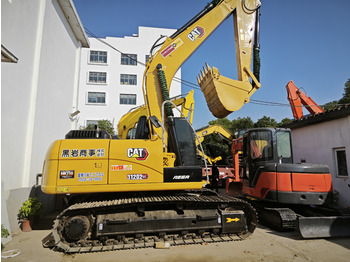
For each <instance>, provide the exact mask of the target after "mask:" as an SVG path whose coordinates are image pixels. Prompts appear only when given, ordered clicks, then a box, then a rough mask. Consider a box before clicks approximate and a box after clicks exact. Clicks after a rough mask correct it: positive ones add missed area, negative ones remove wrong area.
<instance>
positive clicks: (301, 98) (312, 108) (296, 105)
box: [286, 81, 324, 120]
mask: <svg viewBox="0 0 350 262" xmlns="http://www.w3.org/2000/svg"><path fill="white" fill-rule="evenodd" d="M286 89H287V93H288V101H289V104H290V107H291V108H292V112H293V116H294V119H296V120H298V119H301V118H303V117H304V115H303V108H302V105H303V106H304V107H305V108H306V109H307V110H308V111H309V112H310V114H311V115H316V114H319V113H322V112H324V110H323V109H322V108H321V107H320V106H319V105H317V104H316V102H315V101H314V100H312V98H311V97H308V96H307V95H305V94H304V93H303V92H302V91H301V90H300V89H299V88H298V87H296V85H295V84H294V82H293V81H289V82H288V84H287V85H286Z"/></svg>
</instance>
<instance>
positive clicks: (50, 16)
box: [1, 0, 81, 230]
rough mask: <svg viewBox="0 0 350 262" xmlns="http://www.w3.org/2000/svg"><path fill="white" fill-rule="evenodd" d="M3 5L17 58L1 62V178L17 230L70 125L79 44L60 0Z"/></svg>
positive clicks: (5, 37)
mask: <svg viewBox="0 0 350 262" xmlns="http://www.w3.org/2000/svg"><path fill="white" fill-rule="evenodd" d="M1 3H2V6H1V7H2V8H1V23H2V24H1V31H2V32H1V33H2V35H1V38H2V39H1V41H2V44H3V45H4V46H5V47H6V48H8V49H9V50H10V51H11V52H12V53H13V54H14V55H15V56H16V57H17V58H18V63H2V66H1V70H2V72H1V73H2V74H1V91H2V96H1V109H2V112H1V137H2V144H1V149H2V154H1V162H2V165H1V180H2V182H3V186H4V190H5V191H7V192H6V197H7V198H8V199H7V200H8V201H7V206H8V208H7V211H8V214H9V220H10V227H11V230H14V228H15V227H16V226H17V219H16V214H17V211H18V208H19V205H20V204H21V203H22V202H23V201H24V200H26V199H27V198H28V194H29V192H30V189H31V187H32V186H33V185H34V184H35V178H36V174H37V173H41V172H42V164H43V160H44V157H45V154H46V150H47V149H48V147H49V145H50V144H51V143H52V142H53V141H54V140H56V139H61V138H64V136H65V134H66V133H67V132H68V131H69V130H70V128H71V120H70V119H69V117H68V114H69V113H70V112H72V111H74V108H73V104H74V101H73V97H74V94H73V92H74V85H77V83H76V82H77V80H78V77H77V75H79V70H77V68H79V67H77V65H78V64H79V59H77V58H80V49H81V43H80V42H79V41H78V40H77V39H76V37H75V36H74V33H73V31H72V29H71V28H70V25H69V23H68V22H67V20H66V18H65V16H64V14H63V11H62V9H61V7H60V5H59V4H58V2H57V1H56V0H53V1H46V0H32V1H26V0H17V1H7V0H2V1H1ZM28 189H29V190H28ZM10 202H11V203H10ZM2 208H6V207H2Z"/></svg>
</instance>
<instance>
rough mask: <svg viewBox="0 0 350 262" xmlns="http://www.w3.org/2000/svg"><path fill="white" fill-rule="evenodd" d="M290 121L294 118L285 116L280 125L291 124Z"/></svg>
mask: <svg viewBox="0 0 350 262" xmlns="http://www.w3.org/2000/svg"><path fill="white" fill-rule="evenodd" d="M290 122H292V119H289V118H287V117H286V118H283V119H282V120H281V122H279V123H278V126H279V127H283V126H284V125H286V124H289V123H290Z"/></svg>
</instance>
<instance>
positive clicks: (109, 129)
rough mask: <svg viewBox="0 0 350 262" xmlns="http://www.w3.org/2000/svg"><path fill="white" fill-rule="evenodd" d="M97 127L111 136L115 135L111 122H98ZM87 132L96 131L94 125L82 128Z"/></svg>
mask: <svg viewBox="0 0 350 262" xmlns="http://www.w3.org/2000/svg"><path fill="white" fill-rule="evenodd" d="M97 126H98V127H99V128H101V129H103V130H106V131H107V132H108V133H109V134H111V135H114V128H113V125H112V123H111V121H109V120H107V119H104V120H98V122H97ZM82 129H85V130H95V125H94V124H89V125H87V126H86V127H84V128H82Z"/></svg>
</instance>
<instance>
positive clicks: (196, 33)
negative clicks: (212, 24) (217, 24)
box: [187, 26, 205, 42]
mask: <svg viewBox="0 0 350 262" xmlns="http://www.w3.org/2000/svg"><path fill="white" fill-rule="evenodd" d="M204 34H205V32H204V28H203V27H201V26H196V27H195V28H194V29H193V30H192V31H191V32H190V33H189V34H188V35H187V37H188V39H190V40H191V41H192V42H194V41H195V40H196V39H197V38H202V37H203V36H204Z"/></svg>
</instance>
